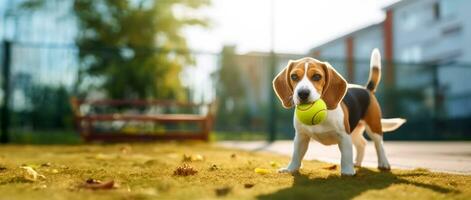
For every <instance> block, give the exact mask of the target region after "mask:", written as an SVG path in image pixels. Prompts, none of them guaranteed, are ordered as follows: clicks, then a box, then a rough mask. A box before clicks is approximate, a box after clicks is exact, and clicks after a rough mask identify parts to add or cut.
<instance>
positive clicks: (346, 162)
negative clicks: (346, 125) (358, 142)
mask: <svg viewBox="0 0 471 200" xmlns="http://www.w3.org/2000/svg"><path fill="white" fill-rule="evenodd" d="M339 149H340V154H341V158H340V160H341V161H340V167H341V171H340V173H341V174H342V175H347V176H353V175H355V168H354V167H353V149H352V138H351V137H350V136H349V135H348V134H347V133H342V134H340V138H339Z"/></svg>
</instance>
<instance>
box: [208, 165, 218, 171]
mask: <svg viewBox="0 0 471 200" xmlns="http://www.w3.org/2000/svg"><path fill="white" fill-rule="evenodd" d="M218 169H219V167H218V166H217V165H216V164H212V165H211V167H209V171H215V170H218Z"/></svg>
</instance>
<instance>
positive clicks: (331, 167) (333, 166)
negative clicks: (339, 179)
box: [322, 165, 337, 170]
mask: <svg viewBox="0 0 471 200" xmlns="http://www.w3.org/2000/svg"><path fill="white" fill-rule="evenodd" d="M322 169H327V170H336V169H337V165H332V166H328V167H324V168H322Z"/></svg>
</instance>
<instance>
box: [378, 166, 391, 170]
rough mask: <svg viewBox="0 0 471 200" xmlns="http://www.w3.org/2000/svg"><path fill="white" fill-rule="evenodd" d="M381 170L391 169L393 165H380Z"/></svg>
mask: <svg viewBox="0 0 471 200" xmlns="http://www.w3.org/2000/svg"><path fill="white" fill-rule="evenodd" d="M378 169H379V171H391V166H389V165H387V166H378Z"/></svg>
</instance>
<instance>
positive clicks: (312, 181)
mask: <svg viewBox="0 0 471 200" xmlns="http://www.w3.org/2000/svg"><path fill="white" fill-rule="evenodd" d="M309 175H310V174H296V175H293V177H294V183H293V186H292V187H290V188H286V189H282V190H279V191H277V192H275V193H272V194H266V195H262V196H258V199H262V200H263V199H267V200H272V199H336V200H337V199H353V198H355V197H357V196H358V195H360V194H361V193H363V192H366V191H370V190H382V189H386V188H388V187H389V186H391V185H395V184H407V185H412V186H417V187H421V188H424V189H428V190H432V191H435V192H438V193H442V194H443V193H444V194H446V193H458V191H456V190H453V189H450V188H444V187H441V186H438V185H434V184H425V183H420V182H414V181H410V180H407V177H411V176H413V177H419V176H422V175H424V174H422V173H409V174H399V175H395V174H393V173H391V172H378V171H372V170H369V169H366V168H361V169H359V170H358V171H357V175H356V176H354V177H341V176H338V175H329V176H327V177H314V178H311V177H309ZM404 192H406V191H404Z"/></svg>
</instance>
